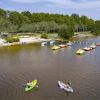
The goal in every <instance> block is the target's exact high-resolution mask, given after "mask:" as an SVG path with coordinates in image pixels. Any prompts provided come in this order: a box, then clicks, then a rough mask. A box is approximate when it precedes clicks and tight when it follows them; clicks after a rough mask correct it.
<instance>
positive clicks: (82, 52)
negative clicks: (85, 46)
mask: <svg viewBox="0 0 100 100" xmlns="http://www.w3.org/2000/svg"><path fill="white" fill-rule="evenodd" d="M84 53H85V51H84V50H82V49H78V50H77V52H76V54H77V55H82V54H84Z"/></svg>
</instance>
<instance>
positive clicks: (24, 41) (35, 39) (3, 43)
mask: <svg viewBox="0 0 100 100" xmlns="http://www.w3.org/2000/svg"><path fill="white" fill-rule="evenodd" d="M19 40H20V41H19V42H13V43H6V41H5V40H4V39H1V38H0V47H2V46H11V45H18V44H29V43H35V42H40V43H41V42H44V41H49V40H50V39H43V38H40V37H33V36H32V37H21V38H19Z"/></svg>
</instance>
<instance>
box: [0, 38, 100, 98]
mask: <svg viewBox="0 0 100 100" xmlns="http://www.w3.org/2000/svg"><path fill="white" fill-rule="evenodd" d="M83 41H96V42H98V41H100V40H99V38H90V39H88V38H87V39H84V40H83ZM85 45H86V44H78V43H76V44H74V45H73V46H71V47H67V48H61V49H59V50H55V51H52V50H51V48H50V47H49V46H45V47H41V46H40V44H38V45H37V44H36V45H35V46H34V44H30V45H23V46H21V45H20V46H13V47H4V48H0V100H33V99H34V100H100V55H99V54H100V53H99V52H100V47H97V48H96V49H95V50H92V51H91V52H86V53H85V54H84V55H82V56H78V55H76V51H77V49H78V48H80V47H84V46H85ZM33 79H38V84H39V88H38V90H37V91H31V92H29V93H26V92H25V91H24V87H22V85H23V84H24V83H26V82H27V81H28V80H33ZM58 80H61V81H63V82H64V83H67V82H68V81H69V82H72V85H71V86H72V88H73V89H74V93H73V94H67V93H66V92H64V91H62V90H61V89H59V87H58V86H57V81H58Z"/></svg>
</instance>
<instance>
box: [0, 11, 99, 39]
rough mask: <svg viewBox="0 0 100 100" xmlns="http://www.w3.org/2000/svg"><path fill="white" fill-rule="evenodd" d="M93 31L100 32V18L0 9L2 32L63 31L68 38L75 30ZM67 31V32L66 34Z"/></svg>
mask: <svg viewBox="0 0 100 100" xmlns="http://www.w3.org/2000/svg"><path fill="white" fill-rule="evenodd" d="M81 31H83V32H84V31H91V32H93V33H95V34H97V35H98V34H100V20H98V21H94V20H93V19H90V18H88V17H87V16H84V15H83V16H79V15H78V14H72V15H70V16H69V15H63V14H49V13H31V12H29V11H23V12H17V11H8V10H4V9H0V32H9V33H17V32H20V33H21V32H33V33H44V32H45V33H61V34H60V36H62V37H65V38H68V37H70V36H72V35H73V33H74V32H81ZM64 33H66V34H64Z"/></svg>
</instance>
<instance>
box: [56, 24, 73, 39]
mask: <svg viewBox="0 0 100 100" xmlns="http://www.w3.org/2000/svg"><path fill="white" fill-rule="evenodd" d="M73 34H74V30H73V28H72V27H70V26H66V25H62V26H61V27H60V31H59V34H58V35H59V36H60V37H62V38H65V39H68V38H70V37H72V36H73Z"/></svg>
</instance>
